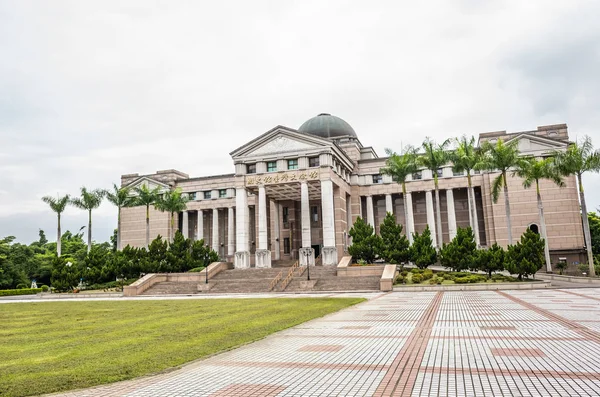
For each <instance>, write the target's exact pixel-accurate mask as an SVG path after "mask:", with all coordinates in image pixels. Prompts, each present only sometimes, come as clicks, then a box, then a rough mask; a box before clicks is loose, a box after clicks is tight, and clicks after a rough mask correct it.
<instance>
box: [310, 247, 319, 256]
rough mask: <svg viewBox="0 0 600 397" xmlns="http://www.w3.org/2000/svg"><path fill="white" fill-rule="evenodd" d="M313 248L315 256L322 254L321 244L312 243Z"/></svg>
mask: <svg viewBox="0 0 600 397" xmlns="http://www.w3.org/2000/svg"><path fill="white" fill-rule="evenodd" d="M311 248H312V249H313V250H315V258H317V257H318V256H319V255H320V254H321V246H320V245H311Z"/></svg>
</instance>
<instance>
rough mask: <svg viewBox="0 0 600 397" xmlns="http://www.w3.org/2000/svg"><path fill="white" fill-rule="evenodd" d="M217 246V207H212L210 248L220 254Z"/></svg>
mask: <svg viewBox="0 0 600 397" xmlns="http://www.w3.org/2000/svg"><path fill="white" fill-rule="evenodd" d="M220 248H221V247H220V246H219V209H218V208H213V218H212V249H213V250H214V251H215V252H217V253H218V254H219V256H221V251H219V250H220Z"/></svg>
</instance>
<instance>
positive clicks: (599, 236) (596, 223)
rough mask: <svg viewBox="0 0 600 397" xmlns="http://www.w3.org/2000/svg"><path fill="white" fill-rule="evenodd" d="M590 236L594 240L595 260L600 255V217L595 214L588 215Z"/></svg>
mask: <svg viewBox="0 0 600 397" xmlns="http://www.w3.org/2000/svg"><path fill="white" fill-rule="evenodd" d="M588 222H589V224H590V236H591V239H592V252H593V254H594V258H596V257H597V256H598V255H600V217H599V216H598V214H596V213H595V212H590V213H588Z"/></svg>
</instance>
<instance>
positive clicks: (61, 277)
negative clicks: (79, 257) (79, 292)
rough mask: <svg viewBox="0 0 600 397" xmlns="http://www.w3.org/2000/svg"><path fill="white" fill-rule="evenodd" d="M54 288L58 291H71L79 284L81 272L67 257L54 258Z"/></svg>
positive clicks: (52, 280) (52, 279)
mask: <svg viewBox="0 0 600 397" xmlns="http://www.w3.org/2000/svg"><path fill="white" fill-rule="evenodd" d="M51 282H52V287H53V288H55V289H56V290H57V291H71V290H73V288H75V287H76V286H77V285H78V284H79V272H78V271H77V267H76V266H74V264H73V262H71V261H69V260H68V259H67V258H66V257H60V258H59V257H58V256H57V257H54V259H53V261H52V278H51Z"/></svg>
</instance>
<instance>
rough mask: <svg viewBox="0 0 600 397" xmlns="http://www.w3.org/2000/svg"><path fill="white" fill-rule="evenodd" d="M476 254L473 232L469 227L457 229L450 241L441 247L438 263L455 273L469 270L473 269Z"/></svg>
mask: <svg viewBox="0 0 600 397" xmlns="http://www.w3.org/2000/svg"><path fill="white" fill-rule="evenodd" d="M476 254H477V243H475V235H474V234H473V231H472V230H471V228H470V227H467V228H462V227H459V228H458V230H457V231H456V236H455V237H454V238H453V239H452V241H450V243H448V244H444V245H443V247H442V249H441V251H440V263H441V265H442V266H444V267H447V268H450V269H452V270H455V271H460V270H466V269H471V268H473V267H474V263H475V257H476Z"/></svg>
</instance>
